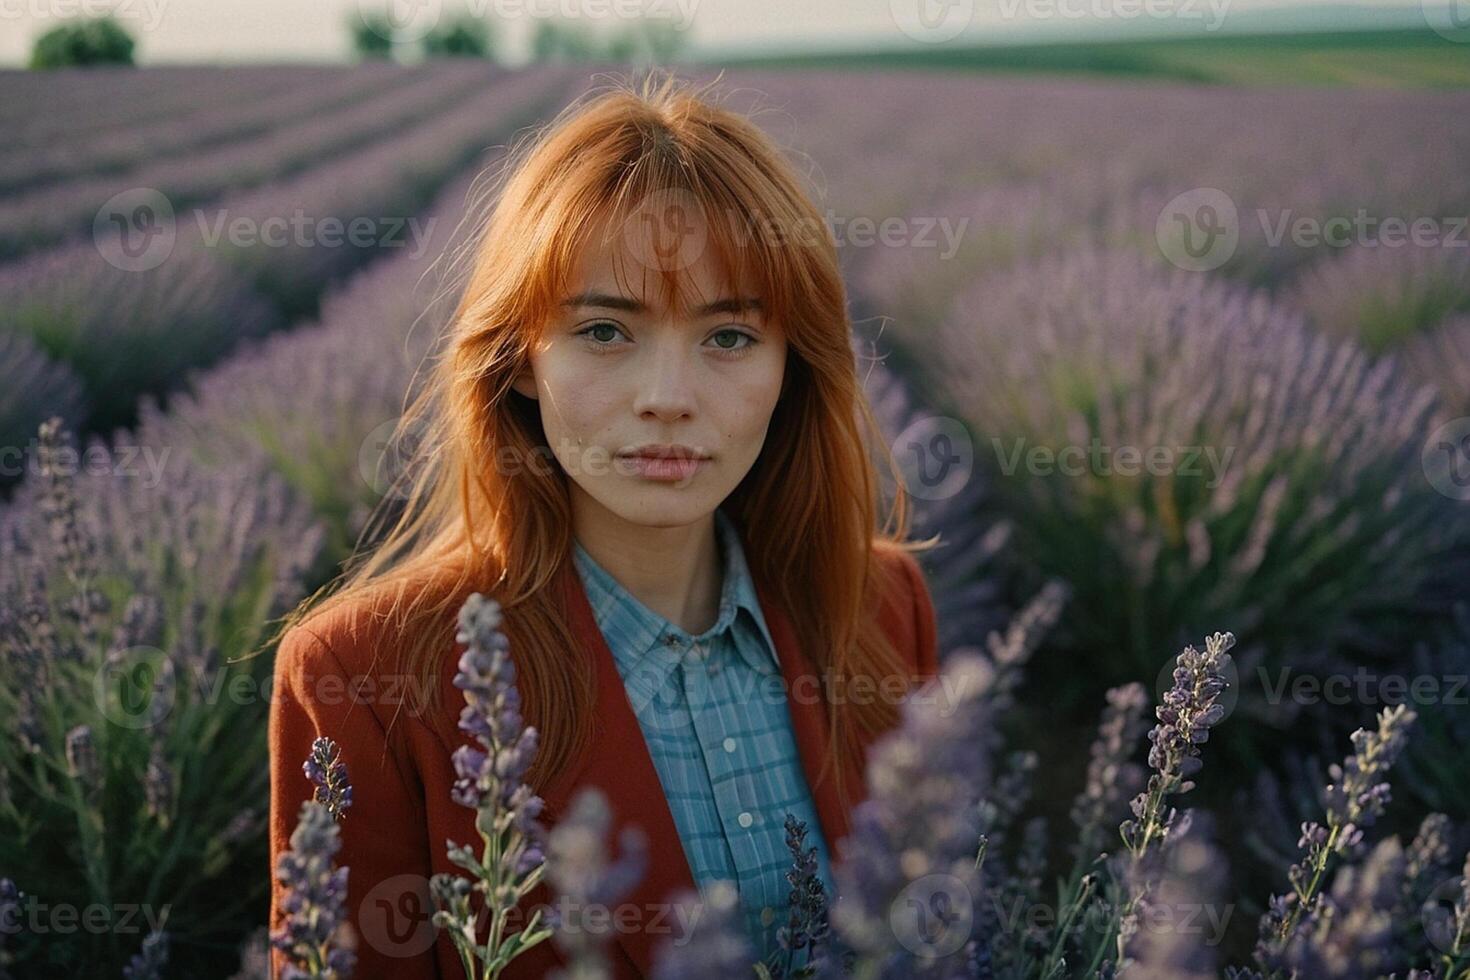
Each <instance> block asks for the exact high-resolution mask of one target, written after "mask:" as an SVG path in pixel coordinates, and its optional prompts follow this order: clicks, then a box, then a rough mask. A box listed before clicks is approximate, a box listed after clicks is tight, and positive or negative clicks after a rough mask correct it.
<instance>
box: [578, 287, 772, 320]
mask: <svg viewBox="0 0 1470 980" xmlns="http://www.w3.org/2000/svg"><path fill="white" fill-rule="evenodd" d="M561 305H562V306H564V307H568V308H573V307H589V308H592V307H595V308H598V309H605V310H622V311H624V312H627V313H647V312H648V307H647V306H646V305H645V304H643V303H640V302H639V301H638V300H636V299H630V298H628V297H627V296H615V295H612V294H610V293H597V292H588V293H580V294H578V295H576V296H572V297H569V298H567V299H564V300H562V304H561ZM761 308H762V307H761V301H760V300H758V299H755V298H754V297H746V298H733V297H732V298H728V299H717V300H715V301H714V302H713V303H706V304H705V305H704V306H701V307H699V308H698V309H697V310H695V311H694V312H695V314H697V315H698V316H712V315H714V314H716V313H743V312H744V311H746V310H760V309H761Z"/></svg>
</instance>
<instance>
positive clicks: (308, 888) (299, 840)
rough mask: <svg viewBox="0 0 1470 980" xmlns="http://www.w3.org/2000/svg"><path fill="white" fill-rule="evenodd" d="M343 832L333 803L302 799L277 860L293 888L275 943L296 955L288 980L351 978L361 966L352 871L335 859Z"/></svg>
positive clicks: (281, 878)
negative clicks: (351, 916) (350, 912)
mask: <svg viewBox="0 0 1470 980" xmlns="http://www.w3.org/2000/svg"><path fill="white" fill-rule="evenodd" d="M340 835H341V831H340V829H339V828H338V827H337V821H336V818H335V817H333V815H332V811H331V810H330V809H328V807H327V806H325V805H324V804H321V803H318V802H317V801H316V800H303V801H302V803H301V812H300V814H299V815H298V816H297V818H296V829H295V830H293V831H292V832H291V847H290V849H289V850H287V851H284V852H282V853H281V855H280V858H279V860H278V862H277V864H276V878H277V880H279V881H280V882H281V883H282V884H283V885H284V886H285V887H286V889H287V893H286V898H285V899H284V901H283V903H282V908H283V909H284V910H285V913H286V919H285V922H284V923H283V924H282V926H281V927H280V928H279V929H278V930H276V931H275V932H273V933H272V934H271V945H273V946H274V947H275V948H276V949H279V950H284V951H285V952H286V954H287V955H288V956H289V957H290V960H291V962H290V965H288V967H287V968H286V970H285V971H284V980H304V978H307V977H321V978H325V980H348V978H350V977H351V976H352V971H353V969H354V967H355V966H356V963H357V957H356V954H355V953H353V951H352V944H353V943H354V942H355V940H352V939H350V938H349V937H351V935H352V934H351V931H350V930H351V924H350V923H349V922H348V921H347V919H346V914H345V908H344V906H345V903H346V900H347V876H348V872H349V871H350V869H349V868H345V867H342V868H339V867H336V866H335V865H334V864H333V861H332V859H333V857H334V856H335V855H336V853H337V852H338V851H339V850H341V849H342V841H341V836H340Z"/></svg>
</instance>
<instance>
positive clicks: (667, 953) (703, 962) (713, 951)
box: [651, 880, 757, 980]
mask: <svg viewBox="0 0 1470 980" xmlns="http://www.w3.org/2000/svg"><path fill="white" fill-rule="evenodd" d="M673 904H674V905H675V906H676V907H679V908H684V909H698V915H697V916H695V917H694V918H695V922H694V927H693V929H692V930H691V931H690V933H689V934H688V935H686V936H681V937H679V939H678V940H677V941H671V942H667V943H665V944H664V945H663V946H661V947H660V949H659V952H658V955H657V956H656V957H655V959H654V964H653V973H652V974H651V977H652V980H684V978H686V977H700V978H703V980H748V978H749V977H750V976H751V975H752V971H753V969H754V964H755V962H756V958H757V957H756V951H755V946H754V945H753V944H752V943H751V941H750V937H749V936H747V935H746V934H745V927H744V924H743V919H744V914H743V912H742V911H741V906H740V892H739V891H738V890H737V889H736V888H735V885H734V883H733V882H729V881H719V880H717V881H714V882H711V883H710V884H709V885H708V886H707V887H706V888H704V889H703V890H702V891H700V892H694V891H688V890H686V891H682V892H680V893H679V894H677V895H675V896H674V897H673ZM678 918H679V919H680V920H683V919H684V918H685V916H684V915H682V914H681V915H679V916H678Z"/></svg>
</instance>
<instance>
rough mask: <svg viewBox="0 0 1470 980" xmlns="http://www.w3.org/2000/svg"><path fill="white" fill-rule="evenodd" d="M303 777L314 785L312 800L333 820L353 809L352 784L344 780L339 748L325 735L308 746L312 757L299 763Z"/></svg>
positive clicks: (343, 766) (345, 772) (344, 766)
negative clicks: (325, 810)
mask: <svg viewBox="0 0 1470 980" xmlns="http://www.w3.org/2000/svg"><path fill="white" fill-rule="evenodd" d="M302 770H303V771H304V772H305V773H306V778H307V779H309V780H311V784H312V786H313V790H312V799H313V800H315V801H316V802H318V803H320V804H321V805H322V806H324V807H326V808H327V812H328V813H330V814H331V815H332V818H333V819H335V820H341V819H342V816H343V815H344V814H345V813H346V812H347V808H348V807H350V806H352V783H351V782H349V781H348V779H347V763H345V762H343V761H342V748H341V746H339V745H338V744H337V743H336V742H334V741H332V740H331V739H330V738H327V737H326V736H325V735H318V736H317V737H316V738H315V739H313V740H312V743H311V754H310V755H308V756H307V758H306V762H304V763H303V764H302Z"/></svg>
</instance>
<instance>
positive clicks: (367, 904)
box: [270, 553, 938, 980]
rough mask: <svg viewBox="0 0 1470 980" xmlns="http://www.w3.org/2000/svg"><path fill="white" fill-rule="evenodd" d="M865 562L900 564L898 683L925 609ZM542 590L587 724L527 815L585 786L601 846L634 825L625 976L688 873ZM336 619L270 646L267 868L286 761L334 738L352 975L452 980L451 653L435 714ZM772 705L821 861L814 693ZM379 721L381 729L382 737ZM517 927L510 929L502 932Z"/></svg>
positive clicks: (917, 677) (464, 813) (802, 672)
mask: <svg viewBox="0 0 1470 980" xmlns="http://www.w3.org/2000/svg"><path fill="white" fill-rule="evenodd" d="M880 560H883V561H888V562H894V563H897V564H898V565H899V566H900V568H899V569H898V572H899V574H896V575H894V576H892V577H891V578H892V580H893V581H895V582H897V583H899V586H898V587H897V588H895V589H894V590H893V593H894V594H892V595H889V596H887V597H886V598H885V601H884V602H883V604H882V606H881V608H880V611H879V618H880V621H881V622H882V624H883V627H884V629H885V630H886V631H887V633H888V635H889V636H890V637H891V638H892V641H893V643H894V645H895V647H896V648H897V649H898V651H899V652H900V654H901V655H902V656H903V657H905V659H906V663H907V665H908V667H909V669H910V670H911V675H910V678H909V682H910V686H914V685H916V684H917V683H919V682H921V681H922V680H925V679H928V678H929V677H932V676H934V674H935V673H936V671H937V670H938V650H937V640H936V632H935V617H934V606H933V603H932V601H931V599H930V595H929V591H928V588H927V586H926V585H925V582H924V578H923V574H922V572H921V571H920V570H919V567H918V564H917V562H916V561H915V560H914V558H913V557H912V556H911V555H908V554H907V553H894V554H893V555H892V556H891V557H888V558H884V559H880ZM556 587H557V588H559V589H561V590H562V594H563V596H564V598H565V601H566V608H567V610H568V612H569V616H570V621H571V625H572V627H573V632H574V633H575V634H576V635H578V636H580V637H581V638H582V640H583V644H584V648H585V650H586V651H587V656H588V669H590V670H593V671H595V672H596V675H597V703H596V714H597V718H596V722H595V727H594V733H595V734H594V737H593V738H592V740H591V743H590V747H589V749H588V751H586V752H584V753H583V755H582V756H581V757H580V758H579V760H578V761H577V762H575V763H574V764H573V765H571V766H569V767H568V769H567V770H566V771H565V772H564V773H562V774H560V775H558V776H557V777H556V778H555V779H554V780H553V781H552V784H551V785H549V786H546V787H543V788H541V795H542V797H543V799H544V800H545V801H546V809H545V811H544V812H543V822H544V823H545V824H547V826H554V825H555V824H556V821H557V819H558V817H559V816H560V815H561V814H562V813H563V812H564V811H565V808H566V806H567V803H568V802H569V800H570V799H571V797H572V796H573V795H574V794H575V792H576V791H577V790H578V789H579V788H581V787H583V786H596V787H599V788H600V789H601V790H602V792H603V793H604V794H606V796H607V799H608V802H609V804H610V806H611V808H612V812H613V839H614V840H616V837H617V834H618V832H620V831H621V829H622V828H623V827H624V826H625V825H629V824H632V825H637V826H641V827H642V829H643V831H644V832H645V834H646V836H647V839H648V844H649V854H648V856H649V861H648V870H647V873H646V874H645V876H644V878H643V881H642V882H641V884H640V885H639V886H638V887H637V888H636V889H635V890H634V891H633V892H632V893H631V894H630V895H628V896H626V897H625V898H624V899H623V901H622V902H621V903H620V904H619V906H618V907H617V908H618V909H619V912H618V914H619V915H626V916H627V918H626V919H623V920H621V922H620V924H618V925H617V926H616V927H615V928H614V929H613V930H612V935H613V937H614V938H613V939H611V940H610V941H609V943H608V947H607V948H608V955H609V957H610V959H611V961H612V966H613V975H614V976H615V977H616V978H618V980H635V978H640V977H643V976H646V975H648V974H649V973H650V972H651V969H652V965H653V959H654V954H655V950H656V948H657V947H658V946H659V945H661V944H662V943H663V942H665V941H667V940H668V939H669V938H671V937H673V936H676V935H677V934H678V928H677V922H676V919H677V916H676V915H674V914H672V913H671V912H670V907H669V903H671V902H672V901H673V899H674V896H675V894H676V893H677V892H678V891H679V890H680V889H681V888H688V889H693V888H694V887H695V885H694V880H693V877H692V876H691V874H690V871H689V866H688V863H687V862H686V860H685V857H684V850H683V845H682V843H681V842H680V840H679V837H678V832H677V830H676V829H675V827H674V821H673V817H672V815H671V814H670V812H669V808H668V804H667V802H666V801H665V799H664V795H663V789H662V787H661V786H660V784H659V778H658V773H657V772H656V771H655V769H654V766H653V762H652V760H651V759H650V758H649V755H648V750H647V747H646V746H645V744H644V741H643V732H642V729H641V728H640V727H639V724H638V719H637V717H636V716H635V715H634V713H633V709H632V706H631V705H630V704H629V702H628V699H627V695H626V693H625V690H624V687H623V681H622V677H621V676H620V675H619V674H618V671H617V668H616V666H615V664H614V662H613V658H612V653H611V651H610V650H609V649H608V647H607V644H606V642H605V641H604V640H603V637H602V633H601V631H600V630H599V629H598V627H597V623H596V620H595V619H594V617H593V613H592V607H591V606H590V604H589V603H588V601H587V595H586V592H585V591H584V590H583V588H582V583H581V579H580V578H579V577H578V576H577V574H576V570H575V568H574V566H573V565H572V563H571V562H570V561H568V562H565V563H564V564H563V571H562V573H561V574H560V575H559V577H558V579H557V584H556ZM756 593H757V596H758V598H759V599H760V603H761V610H762V612H763V613H764V614H765V618H766V623H767V625H768V626H769V627H770V630H771V636H772V638H773V640H774V641H775V644H776V648H777V653H778V656H779V659H780V663H781V672H782V675H783V677H784V679H785V682H786V687H785V689H786V690H787V691H788V692H799V691H802V690H808V691H817V690H820V687H819V686H818V684H817V679H818V675H817V673H816V672H815V670H814V669H813V668H812V667H811V665H810V664H809V663H808V661H807V660H806V658H805V656H804V655H803V653H802V651H801V650H800V649H798V647H797V640H796V633H795V632H794V630H793V628H792V625H791V621H790V619H789V618H788V616H787V614H786V613H785V611H784V610H782V609H780V608H778V606H777V605H776V603H775V602H774V600H773V598H772V595H771V593H770V592H769V590H768V589H766V588H765V587H764V586H763V585H762V584H761V583H760V582H759V581H757V582H756ZM349 615H350V610H348V609H345V608H339V609H336V610H332V611H329V612H328V613H326V614H323V615H317V616H313V617H308V619H307V621H305V622H303V623H301V624H299V625H297V626H296V627H294V628H292V629H291V630H290V631H289V632H287V634H286V636H285V637H284V638H283V640H282V642H281V645H280V648H279V650H278V652H277V654H276V662H275V676H274V691H273V697H272V699H271V707H270V766H271V806H270V850H271V868H272V869H274V868H275V864H276V859H277V856H278V855H279V854H280V853H281V852H282V851H283V850H285V849H286V848H288V847H289V846H290V845H289V839H290V836H291V831H292V830H293V829H294V827H295V825H296V817H297V813H298V811H299V809H300V806H301V802H302V801H303V800H305V799H307V798H309V797H310V795H311V784H310V782H309V781H308V780H307V778H306V777H305V775H304V774H303V773H302V769H301V764H302V762H303V761H304V760H305V759H306V756H307V754H308V753H309V751H310V747H311V742H312V739H313V738H315V737H316V736H317V735H327V736H330V737H331V738H333V739H334V740H336V741H337V743H338V744H339V745H340V746H341V747H342V757H343V761H345V762H346V764H347V767H348V776H349V779H350V781H351V783H352V788H353V804H352V806H351V808H350V809H349V810H348V811H347V813H346V814H345V816H344V817H343V820H342V823H341V838H342V849H341V851H340V852H339V853H338V855H337V863H338V864H339V865H346V866H347V867H348V868H350V871H349V873H348V895H347V915H348V918H349V920H350V921H351V923H352V925H353V926H354V927H355V931H356V933H357V936H358V941H357V964H358V965H357V972H356V976H357V977H358V978H363V980H377V978H393V980H458V978H460V977H463V976H464V969H463V967H462V966H461V964H460V959H459V955H458V953H457V952H456V951H455V948H454V944H453V942H452V941H451V940H450V938H449V937H448V935H447V934H446V933H444V932H443V931H442V930H438V929H435V928H434V926H433V925H432V923H431V922H430V921H429V916H430V915H431V914H432V912H433V905H432V903H431V902H430V900H429V896H428V879H429V876H431V875H433V874H436V873H439V872H452V873H459V869H458V868H456V867H455V866H454V865H452V864H451V863H450V862H449V860H448V858H447V857H446V855H445V840H446V838H447V839H450V840H453V841H455V842H456V843H458V844H465V845H469V846H471V847H472V848H473V850H474V851H475V852H476V853H477V854H478V853H479V850H480V839H479V836H478V834H477V833H476V832H475V829H474V811H473V810H471V809H469V808H468V807H464V806H460V805H459V804H457V803H455V802H454V801H452V800H451V799H450V796H449V791H450V787H451V785H452V784H453V782H454V779H455V774H454V767H453V764H452V763H451V761H450V754H451V753H452V752H453V750H454V749H455V747H457V746H459V745H461V744H472V741H471V739H470V737H469V736H467V735H465V734H464V733H462V732H460V731H459V728H458V720H459V711H460V708H461V707H462V706H463V704H464V697H463V694H462V693H461V692H460V691H459V689H458V688H456V687H454V685H453V677H454V673H455V670H456V664H457V661H458V659H459V653H460V651H461V647H460V645H459V644H458V643H457V642H456V641H455V640H453V638H450V639H449V641H448V642H450V643H451V644H453V645H454V651H453V655H452V656H450V657H449V658H448V659H447V660H446V662H445V668H444V670H443V672H442V677H441V682H442V690H441V691H440V695H439V702H438V705H439V707H438V709H437V710H436V711H435V712H432V713H424V712H415V711H414V710H413V702H412V699H411V697H410V696H409V691H408V690H406V689H405V688H406V687H407V683H408V682H406V681H405V682H403V683H402V684H400V683H399V680H400V678H401V675H393V674H390V673H387V672H386V671H385V668H384V667H383V666H382V665H383V662H384V660H383V656H380V657H379V659H378V665H377V666H376V667H375V666H374V646H375V644H374V642H373V639H372V637H371V636H370V635H369V631H365V630H358V631H356V632H354V631H352V630H350V629H349V628H348V623H349V618H348V617H349ZM360 621H371V620H370V617H361V618H360ZM389 669H391V668H389ZM394 687H398V690H393V689H392V688H394ZM787 703H788V707H789V710H790V712H791V722H792V728H793V733H794V735H795V738H796V743H797V748H798V753H799V755H800V757H801V763H802V767H803V769H804V770H805V772H806V775H807V781H808V783H809V785H810V786H811V788H812V798H813V801H814V802H815V805H816V809H817V814H818V818H819V820H820V822H821V829H822V832H823V834H824V836H825V838H826V840H827V842H828V847H829V849H830V851H831V855H832V859H833V861H834V862H837V861H840V860H841V856H842V853H843V838H845V837H846V836H847V833H848V814H847V813H846V812H845V811H844V810H843V808H842V807H841V805H840V803H839V801H838V799H837V795H836V789H835V787H834V784H833V781H832V779H831V776H830V774H829V776H828V778H827V779H825V780H824V781H823V782H822V783H821V784H820V785H818V784H817V782H816V776H817V773H818V772H819V769H820V766H821V764H822V762H823V760H824V759H825V758H826V754H827V751H828V747H827V712H826V708H825V706H824V705H823V703H822V701H821V699H820V698H816V697H795V698H788V702H787ZM395 713H399V716H398V717H397V719H396V721H395V720H394V716H395ZM426 714H428V716H425V715H426ZM390 722H392V723H393V736H392V738H389V737H387V735H386V732H387V730H388V727H389V723H390ZM846 778H847V783H848V786H849V787H851V788H852V789H851V790H850V795H851V796H852V797H853V799H854V800H860V799H862V798H863V797H864V796H865V795H866V787H865V786H864V779H863V773H862V772H861V768H860V767H859V766H857V765H856V764H853V765H852V766H851V767H850V768H849V770H848V773H847V777H846ZM283 892H284V890H283V889H282V887H281V885H280V884H279V883H278V882H276V881H275V880H274V877H273V878H272V892H271V921H270V924H271V928H272V929H275V928H276V927H278V926H279V925H280V924H281V920H282V918H283V916H284V912H283V911H282V908H281V902H282V898H283V897H284V894H283ZM552 902H554V896H553V895H552V894H551V893H550V892H549V890H548V888H547V886H546V884H545V883H542V884H540V885H538V886H537V887H536V889H535V890H533V891H532V892H531V893H530V894H529V895H527V896H526V898H525V900H524V901H523V904H522V908H523V909H528V910H529V909H531V908H534V907H536V906H537V905H540V904H542V903H552ZM686 918H687V917H686ZM523 924H524V923H523V922H522V923H519V924H512V926H511V928H510V929H509V930H508V932H515V931H517V930H518V929H519V927H520V925H523ZM562 963H563V958H562V956H561V955H560V951H559V950H558V949H557V948H556V944H555V940H554V939H548V940H545V941H543V942H541V943H540V944H539V945H537V946H535V947H533V948H532V949H530V950H528V951H526V952H524V953H522V954H521V955H520V956H518V957H517V958H516V959H515V960H513V961H512V962H511V964H510V966H509V967H508V968H507V970H506V971H505V972H504V973H503V974H502V976H503V977H505V978H507V980H529V978H532V977H542V976H544V975H545V974H546V973H547V972H548V971H550V970H552V969H554V968H555V967H557V966H559V965H561V964H562ZM284 964H285V960H284V959H283V957H282V954H280V953H279V952H273V953H272V966H273V975H276V974H278V973H279V971H280V969H281V967H282V966H284Z"/></svg>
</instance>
